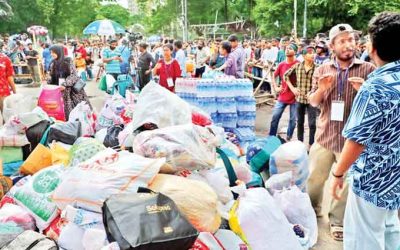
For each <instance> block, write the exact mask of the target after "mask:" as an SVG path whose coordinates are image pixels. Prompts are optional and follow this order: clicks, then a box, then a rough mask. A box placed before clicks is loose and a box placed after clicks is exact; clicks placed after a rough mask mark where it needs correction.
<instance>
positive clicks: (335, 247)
mask: <svg viewBox="0 0 400 250" xmlns="http://www.w3.org/2000/svg"><path fill="white" fill-rule="evenodd" d="M85 88H86V93H87V95H88V96H89V99H90V101H91V103H92V105H93V107H94V108H95V110H96V111H100V110H101V108H102V107H103V105H104V102H105V98H106V94H105V93H104V92H102V91H100V90H98V89H97V83H95V82H89V83H88V84H87V85H86V87H85ZM17 91H18V92H19V93H22V94H24V95H26V96H27V97H28V96H30V97H33V98H37V97H38V96H39V93H40V88H27V87H26V85H17ZM271 116H272V107H270V106H262V107H260V108H258V110H257V119H256V132H257V135H259V136H266V135H267V134H268V131H269V125H270V122H271ZM288 121H289V112H288V110H286V112H285V113H284V114H283V117H282V119H281V123H280V128H284V127H287V124H288ZM306 121H307V119H306ZM306 127H307V126H306ZM307 132H308V131H306V133H307ZM295 135H296V132H295ZM305 138H307V134H306V136H305ZM327 187H328V185H326V187H325V197H329V194H328V192H327ZM329 202H330V201H329V199H324V212H325V214H327V209H328V204H329ZM318 227H319V238H318V243H317V245H316V246H314V248H313V249H315V250H341V249H343V247H342V243H340V242H337V241H334V240H333V239H332V238H331V237H330V236H329V226H328V219H327V216H325V217H324V218H321V219H319V220H318Z"/></svg>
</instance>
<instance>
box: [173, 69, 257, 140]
mask: <svg viewBox="0 0 400 250" xmlns="http://www.w3.org/2000/svg"><path fill="white" fill-rule="evenodd" d="M175 92H176V94H177V95H178V96H180V97H181V98H182V99H184V100H185V101H187V102H188V103H190V104H192V105H194V106H197V107H199V108H201V109H203V110H204V111H206V112H207V113H208V114H209V115H210V116H211V118H212V120H213V122H214V123H215V124H216V125H219V126H221V127H223V128H224V129H225V130H226V131H230V132H233V133H235V134H236V135H237V136H238V138H239V140H240V141H241V142H247V141H251V140H253V139H254V138H255V134H254V128H255V119H256V101H255V99H254V96H253V84H252V82H251V81H250V80H249V79H235V78H234V77H230V76H226V75H223V76H216V77H215V78H213V79H211V78H203V79H194V78H183V79H177V81H176V84H175Z"/></svg>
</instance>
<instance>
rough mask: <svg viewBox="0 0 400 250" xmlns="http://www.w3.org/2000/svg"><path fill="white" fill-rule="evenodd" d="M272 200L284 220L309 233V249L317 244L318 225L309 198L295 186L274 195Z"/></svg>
mask: <svg viewBox="0 0 400 250" xmlns="http://www.w3.org/2000/svg"><path fill="white" fill-rule="evenodd" d="M274 199H275V201H276V203H277V204H278V205H279V206H280V208H281V209H282V211H283V213H284V214H285V215H286V218H287V219H288V220H289V222H290V223H292V224H300V225H302V226H303V227H305V228H306V229H308V230H309V231H310V243H311V245H310V246H309V247H312V246H313V245H314V244H316V243H317V239H318V224H317V216H316V215H315V212H314V209H313V208H312V205H311V200H310V197H309V196H308V194H307V193H303V192H301V191H300V189H299V188H298V187H297V186H292V187H291V188H290V189H286V190H283V191H281V192H275V193H274Z"/></svg>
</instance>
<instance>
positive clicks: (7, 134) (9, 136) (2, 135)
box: [0, 127, 29, 147]
mask: <svg viewBox="0 0 400 250" xmlns="http://www.w3.org/2000/svg"><path fill="white" fill-rule="evenodd" d="M27 144H29V141H28V138H27V137H26V135H25V134H15V132H13V131H10V130H9V129H7V128H6V127H2V128H0V147H2V146H6V147H22V146H25V145H27Z"/></svg>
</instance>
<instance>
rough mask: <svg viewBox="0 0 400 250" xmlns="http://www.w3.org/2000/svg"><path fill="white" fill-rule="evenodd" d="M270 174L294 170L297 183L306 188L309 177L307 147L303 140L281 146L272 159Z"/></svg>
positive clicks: (302, 188)
mask: <svg viewBox="0 0 400 250" xmlns="http://www.w3.org/2000/svg"><path fill="white" fill-rule="evenodd" d="M269 164H270V168H269V172H270V175H271V176H272V175H274V174H281V173H284V172H287V171H292V172H293V178H294V181H295V184H296V185H297V186H298V187H299V188H300V189H301V190H302V191H305V189H306V181H307V178H308V173H309V171H308V154H307V148H306V146H305V145H304V143H302V142H301V141H291V142H288V143H285V144H283V145H282V146H280V147H279V148H278V149H277V150H276V151H275V152H274V153H273V154H272V155H271V159H270V163H269Z"/></svg>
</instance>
